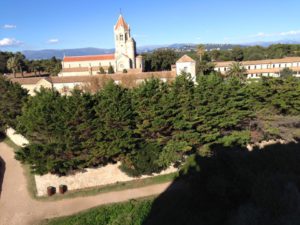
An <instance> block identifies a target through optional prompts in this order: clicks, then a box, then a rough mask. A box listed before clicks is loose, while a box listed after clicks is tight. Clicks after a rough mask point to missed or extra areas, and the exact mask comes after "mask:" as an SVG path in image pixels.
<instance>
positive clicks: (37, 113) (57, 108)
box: [18, 74, 300, 176]
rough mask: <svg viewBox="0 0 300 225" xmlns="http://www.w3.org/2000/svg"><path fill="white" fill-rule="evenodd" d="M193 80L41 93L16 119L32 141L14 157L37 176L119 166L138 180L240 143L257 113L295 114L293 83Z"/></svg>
mask: <svg viewBox="0 0 300 225" xmlns="http://www.w3.org/2000/svg"><path fill="white" fill-rule="evenodd" d="M197 82H198V85H195V84H194V83H193V82H192V81H191V79H190V77H189V76H188V75H185V74H183V75H181V76H178V77H177V78H176V80H175V81H174V82H173V83H170V84H167V83H164V82H161V81H159V80H158V79H150V80H148V81H145V82H144V83H143V84H141V85H140V86H138V87H136V88H133V89H126V88H124V87H122V86H118V85H116V84H114V83H113V82H112V81H111V82H108V83H107V84H106V85H104V87H103V89H101V90H100V91H98V92H97V93H96V94H94V95H92V94H88V93H83V92H81V91H74V92H73V93H72V94H71V95H69V96H61V95H60V94H59V93H57V92H56V91H53V90H41V91H40V92H38V93H37V94H36V96H34V97H30V98H29V100H28V102H27V103H26V104H25V106H24V107H23V111H22V115H21V116H19V119H18V131H19V132H20V133H22V134H24V135H25V136H26V137H27V138H29V140H30V143H31V144H30V145H29V146H27V147H26V148H24V149H23V150H21V151H20V152H19V153H18V158H19V159H20V160H22V161H23V162H27V163H29V164H31V165H32V169H33V171H34V172H35V173H40V174H43V173H46V172H52V173H58V174H67V173H68V172H71V171H73V170H77V169H81V168H86V167H93V166H100V165H105V164H106V163H109V162H117V161H121V162H122V166H121V168H122V169H123V170H124V171H125V172H127V173H128V174H130V175H134V176H138V175H142V174H151V173H153V172H159V171H161V170H162V169H164V168H167V167H169V166H170V165H172V164H180V163H181V162H183V161H184V160H185V158H186V157H185V156H186V155H190V154H194V153H196V152H203V146H209V145H212V144H219V145H222V146H235V145H238V146H245V145H246V144H247V143H249V142H251V140H252V139H251V138H252V137H253V129H255V128H253V122H254V121H256V120H257V117H258V114H259V115H265V116H263V118H264V117H265V118H268V117H270V115H283V116H299V115H300V96H299V95H300V81H299V80H298V79H297V78H293V77H289V78H264V79H262V80H260V81H257V82H252V83H247V82H244V81H243V80H241V79H239V78H237V77H229V78H226V79H224V78H222V77H220V76H217V75H209V76H199V77H198V79H197ZM262 111H263V113H262ZM259 119H260V120H261V116H260V117H259ZM260 129H264V128H261V127H260ZM272 129H273V130H274V128H270V127H268V128H267V131H266V132H264V134H266V133H268V132H269V133H270V132H271V131H272ZM271 133H272V132H271ZM260 138H261V139H263V138H264V136H261V137H260Z"/></svg>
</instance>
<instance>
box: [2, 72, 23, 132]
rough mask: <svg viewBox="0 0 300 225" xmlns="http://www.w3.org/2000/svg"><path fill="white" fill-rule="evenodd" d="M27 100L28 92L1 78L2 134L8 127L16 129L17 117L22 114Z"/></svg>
mask: <svg viewBox="0 0 300 225" xmlns="http://www.w3.org/2000/svg"><path fill="white" fill-rule="evenodd" d="M26 100H27V91H26V90H24V89H22V88H21V87H20V85H18V84H14V83H11V82H10V81H7V80H5V79H4V78H3V77H2V76H0V133H3V132H4V131H5V129H6V128H7V126H11V127H16V126H17V121H16V117H17V116H19V115H20V114H21V109H22V106H23V104H24V103H25V102H26Z"/></svg>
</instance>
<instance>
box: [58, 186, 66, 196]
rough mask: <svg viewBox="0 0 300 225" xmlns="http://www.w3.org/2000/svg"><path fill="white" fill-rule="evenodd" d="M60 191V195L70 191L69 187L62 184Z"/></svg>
mask: <svg viewBox="0 0 300 225" xmlns="http://www.w3.org/2000/svg"><path fill="white" fill-rule="evenodd" d="M58 190H59V193H60V194H64V193H66V192H67V191H68V186H67V185H64V184H61V185H59V187H58Z"/></svg>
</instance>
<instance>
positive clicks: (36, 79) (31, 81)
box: [10, 77, 49, 85]
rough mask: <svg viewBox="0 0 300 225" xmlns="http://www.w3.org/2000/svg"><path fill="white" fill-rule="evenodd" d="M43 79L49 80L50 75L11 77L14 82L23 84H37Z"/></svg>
mask: <svg viewBox="0 0 300 225" xmlns="http://www.w3.org/2000/svg"><path fill="white" fill-rule="evenodd" d="M42 79H46V80H48V81H49V77H28V78H12V79H10V80H11V81H12V82H13V83H19V84H21V85H31V84H36V83H37V82H39V81H40V80H42Z"/></svg>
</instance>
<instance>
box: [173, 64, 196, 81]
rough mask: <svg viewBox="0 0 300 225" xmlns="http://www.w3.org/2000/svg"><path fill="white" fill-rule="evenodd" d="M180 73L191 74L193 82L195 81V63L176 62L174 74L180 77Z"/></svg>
mask: <svg viewBox="0 0 300 225" xmlns="http://www.w3.org/2000/svg"><path fill="white" fill-rule="evenodd" d="M182 72H184V73H189V74H191V77H192V79H193V80H196V63H195V62H177V63H176V74H177V75H180V74H181V73H182Z"/></svg>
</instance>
